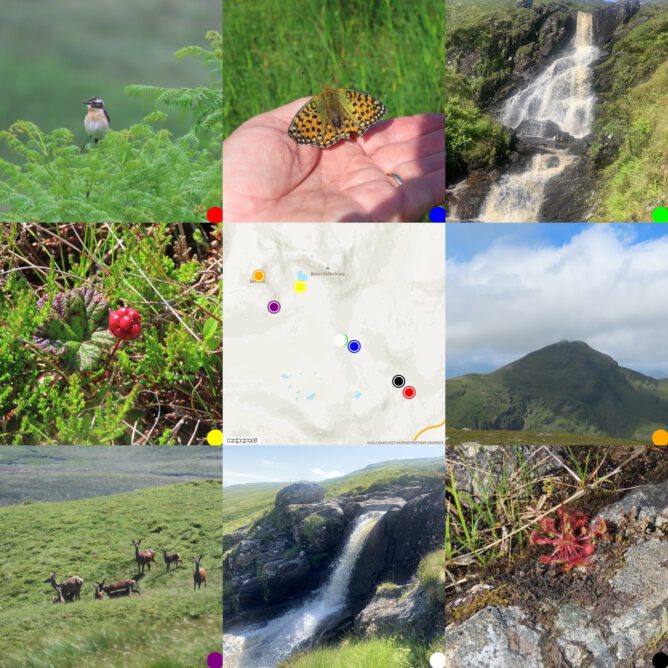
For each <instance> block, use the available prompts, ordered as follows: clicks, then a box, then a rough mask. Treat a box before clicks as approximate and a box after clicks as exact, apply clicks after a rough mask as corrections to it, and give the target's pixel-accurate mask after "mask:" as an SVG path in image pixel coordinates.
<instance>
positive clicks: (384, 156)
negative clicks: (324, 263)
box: [223, 98, 445, 222]
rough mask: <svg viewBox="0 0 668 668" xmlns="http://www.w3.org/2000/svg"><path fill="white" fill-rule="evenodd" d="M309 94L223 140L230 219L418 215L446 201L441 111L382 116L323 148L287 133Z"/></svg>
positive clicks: (303, 219) (382, 219)
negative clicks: (350, 137) (351, 136)
mask: <svg viewBox="0 0 668 668" xmlns="http://www.w3.org/2000/svg"><path fill="white" fill-rule="evenodd" d="M307 100H308V98H303V99H301V100H296V101H295V102H292V103H290V104H287V105H284V106H283V107H279V108H278V109H274V110H272V111H268V112H266V113H264V114H260V115H259V116H255V117H254V118H251V119H250V120H248V121H246V122H245V123H244V124H243V125H241V126H240V127H239V128H237V130H235V131H234V132H233V133H232V134H231V135H230V136H229V137H228V138H227V139H226V140H225V142H224V143H223V186H224V195H223V211H224V216H225V220H226V221H227V222H280V221H283V222H286V221H288V222H289V221H293V222H328V221H349V222H368V221H378V222H397V221H417V220H420V218H422V217H423V216H424V214H425V213H426V212H427V211H429V209H431V208H432V207H433V206H435V205H437V204H440V203H442V201H443V198H444V194H445V132H444V129H445V117H444V116H443V115H442V114H419V115H417V116H407V117H404V118H393V119H389V120H387V121H382V122H380V123H377V124H376V125H374V126H373V127H372V128H370V129H369V130H367V132H366V133H365V134H364V136H363V137H358V138H357V140H355V141H340V142H338V143H337V144H335V145H334V146H331V147H330V148H326V149H320V148H317V147H314V146H308V145H300V144H298V143H297V142H295V141H294V140H292V139H291V138H290V137H288V133H287V130H288V127H289V125H290V122H291V120H292V118H293V117H294V115H295V114H296V113H297V111H299V109H300V108H301V107H302V105H303V104H304V103H305V102H306V101H307ZM393 172H394V173H395V174H398V175H399V177H400V178H401V179H402V180H403V185H401V186H399V184H398V182H397V180H396V179H395V178H394V177H393V176H392V175H391V174H392V173H393Z"/></svg>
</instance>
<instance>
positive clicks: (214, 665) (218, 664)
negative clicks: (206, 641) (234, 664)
mask: <svg viewBox="0 0 668 668" xmlns="http://www.w3.org/2000/svg"><path fill="white" fill-rule="evenodd" d="M206 665H207V666H209V668H222V665H223V655H222V654H221V653H220V652H211V654H209V656H207V657H206Z"/></svg>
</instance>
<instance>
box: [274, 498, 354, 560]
mask: <svg viewBox="0 0 668 668" xmlns="http://www.w3.org/2000/svg"><path fill="white" fill-rule="evenodd" d="M283 515H284V517H285V520H286V521H287V522H289V524H290V526H291V527H292V537H293V539H294V542H295V544H296V545H298V546H299V547H301V548H302V549H303V550H305V551H306V553H307V554H320V553H322V552H330V551H336V549H337V547H338V546H339V544H340V543H341V540H342V538H343V532H344V531H345V528H346V525H347V520H346V516H345V514H344V512H343V509H342V508H341V506H340V505H339V504H338V503H336V502H334V501H327V502H325V503H309V504H300V505H296V504H295V505H289V506H286V507H285V508H284V509H283Z"/></svg>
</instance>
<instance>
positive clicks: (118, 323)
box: [109, 306, 141, 341]
mask: <svg viewBox="0 0 668 668" xmlns="http://www.w3.org/2000/svg"><path fill="white" fill-rule="evenodd" d="M109 329H110V330H111V333H112V334H113V335H114V336H115V337H117V338H119V339H121V340H122V341H131V340H132V339H136V338H137V337H138V336H139V335H140V334H141V316H140V315H139V313H137V311H135V310H134V309H133V308H128V307H127V306H123V307H122V308H119V309H118V310H117V311H109Z"/></svg>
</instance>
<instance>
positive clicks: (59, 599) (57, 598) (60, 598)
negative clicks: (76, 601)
mask: <svg viewBox="0 0 668 668" xmlns="http://www.w3.org/2000/svg"><path fill="white" fill-rule="evenodd" d="M54 589H55V590H56V595H55V596H54V597H53V601H52V603H54V604H55V603H65V598H64V597H63V588H62V587H59V586H58V585H56V586H55V587H54Z"/></svg>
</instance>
